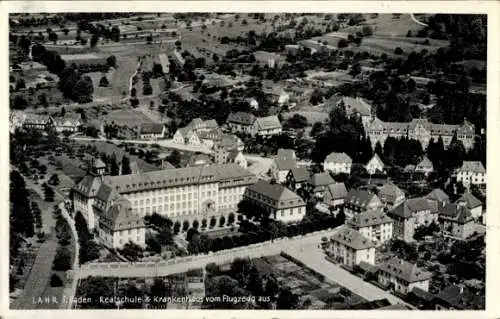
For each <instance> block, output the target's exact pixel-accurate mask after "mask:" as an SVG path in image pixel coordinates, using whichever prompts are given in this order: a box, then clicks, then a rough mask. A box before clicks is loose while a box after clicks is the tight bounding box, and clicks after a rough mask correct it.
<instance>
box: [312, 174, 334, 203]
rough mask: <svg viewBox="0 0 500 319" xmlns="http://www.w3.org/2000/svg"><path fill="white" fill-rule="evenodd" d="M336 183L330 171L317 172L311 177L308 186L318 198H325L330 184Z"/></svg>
mask: <svg viewBox="0 0 500 319" xmlns="http://www.w3.org/2000/svg"><path fill="white" fill-rule="evenodd" d="M333 184H335V181H334V180H333V178H332V177H331V176H330V174H329V173H316V174H314V175H313V176H311V178H310V179H309V181H308V183H307V186H308V187H307V188H308V189H309V191H310V192H311V193H312V194H314V196H315V197H317V198H323V196H324V194H325V192H326V190H327V188H328V186H330V185H333Z"/></svg>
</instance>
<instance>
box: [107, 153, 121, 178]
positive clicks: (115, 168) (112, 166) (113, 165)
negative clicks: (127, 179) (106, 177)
mask: <svg viewBox="0 0 500 319" xmlns="http://www.w3.org/2000/svg"><path fill="white" fill-rule="evenodd" d="M109 161H110V162H109V163H108V164H109V172H110V174H111V176H118V175H120V167H119V165H118V160H117V159H116V154H115V153H113V154H112V155H111V157H110V159H109Z"/></svg>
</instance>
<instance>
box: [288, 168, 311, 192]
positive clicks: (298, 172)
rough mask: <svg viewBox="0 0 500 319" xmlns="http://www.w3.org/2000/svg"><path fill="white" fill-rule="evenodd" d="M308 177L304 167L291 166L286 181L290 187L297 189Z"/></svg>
mask: <svg viewBox="0 0 500 319" xmlns="http://www.w3.org/2000/svg"><path fill="white" fill-rule="evenodd" d="M309 177H310V174H309V171H308V170H307V168H306V167H293V168H291V169H290V171H289V172H288V174H287V176H286V183H287V185H288V186H289V187H290V188H291V189H294V190H297V189H300V188H303V187H304V186H305V184H306V183H307V181H308V180H309Z"/></svg>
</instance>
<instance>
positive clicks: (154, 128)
mask: <svg viewBox="0 0 500 319" xmlns="http://www.w3.org/2000/svg"><path fill="white" fill-rule="evenodd" d="M164 137H165V125H164V124H162V123H143V124H142V125H141V127H140V129H139V138H140V139H142V140H157V139H162V138H164Z"/></svg>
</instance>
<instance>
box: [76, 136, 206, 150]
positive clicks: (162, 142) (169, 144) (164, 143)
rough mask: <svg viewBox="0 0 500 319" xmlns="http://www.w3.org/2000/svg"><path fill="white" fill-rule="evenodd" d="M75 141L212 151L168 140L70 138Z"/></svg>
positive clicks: (204, 147) (203, 147)
mask: <svg viewBox="0 0 500 319" xmlns="http://www.w3.org/2000/svg"><path fill="white" fill-rule="evenodd" d="M70 138H71V139H73V140H76V141H109V142H112V143H115V144H121V143H131V144H158V145H160V146H162V147H166V148H173V149H177V150H180V151H188V152H200V153H204V154H211V153H212V150H210V149H209V148H208V147H206V146H190V145H180V144H175V143H174V142H173V140H172V139H166V140H157V141H150V140H116V139H105V138H91V137H77V136H74V137H70Z"/></svg>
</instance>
